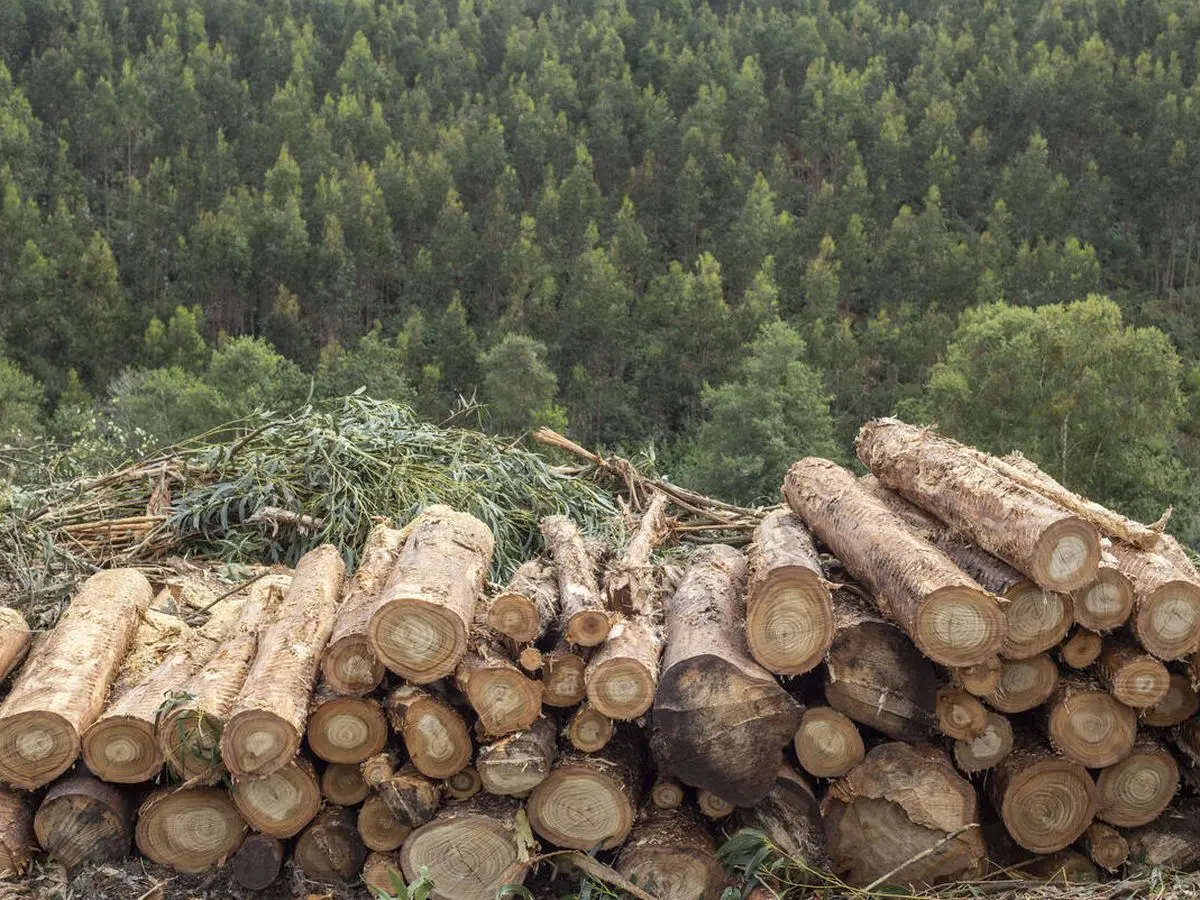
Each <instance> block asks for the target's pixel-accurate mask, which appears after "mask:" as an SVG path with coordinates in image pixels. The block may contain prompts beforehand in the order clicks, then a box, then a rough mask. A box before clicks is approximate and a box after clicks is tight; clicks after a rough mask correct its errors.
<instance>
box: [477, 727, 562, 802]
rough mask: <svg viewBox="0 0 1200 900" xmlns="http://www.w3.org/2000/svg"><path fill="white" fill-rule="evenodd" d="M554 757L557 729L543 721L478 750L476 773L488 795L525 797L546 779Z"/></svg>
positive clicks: (555, 757) (556, 756) (556, 750)
mask: <svg viewBox="0 0 1200 900" xmlns="http://www.w3.org/2000/svg"><path fill="white" fill-rule="evenodd" d="M557 758H558V734H557V728H556V727H555V725H554V721H553V720H552V719H544V718H543V719H538V720H537V721H536V722H534V723H533V724H532V725H531V726H529V728H527V729H525V730H524V731H518V732H516V733H515V734H510V735H508V736H506V737H502V738H500V740H498V741H495V742H494V743H491V744H488V745H486V746H483V747H480V748H479V754H478V756H477V757H476V759H475V770H476V771H477V772H478V773H479V778H480V781H481V782H482V783H483V789H484V790H486V791H488V792H489V793H492V794H499V795H502V796H506V797H524V796H525V795H526V794H528V793H529V792H530V791H532V790H533V789H534V788H535V787H537V786H538V785H539V784H541V783H542V782H543V781H545V780H546V776H548V775H549V774H550V769H551V768H552V767H553V765H554V760H555V759H557Z"/></svg>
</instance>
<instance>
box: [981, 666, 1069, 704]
mask: <svg viewBox="0 0 1200 900" xmlns="http://www.w3.org/2000/svg"><path fill="white" fill-rule="evenodd" d="M1057 685H1058V666H1056V665H1055V664H1054V660H1052V659H1051V658H1050V657H1049V656H1047V655H1046V654H1045V653H1039V654H1038V655H1037V656H1034V657H1030V658H1029V659H1011V660H1006V661H1005V662H1004V663H1003V664H1002V665H1001V667H1000V681H999V683H998V684H997V685H996V690H994V691H993V692H992V693H991V694H989V695H988V696H987V697H986V699H987V702H988V705H990V706H991V707H992V708H993V709H997V710H999V711H1000V712H1002V713H1019V712H1026V711H1027V710H1031V709H1034V708H1035V707H1038V706H1041V705H1042V704H1043V703H1045V702H1046V701H1047V700H1048V699H1049V698H1050V695H1051V694H1053V693H1054V689H1055V687H1057Z"/></svg>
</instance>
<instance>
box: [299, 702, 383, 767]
mask: <svg viewBox="0 0 1200 900" xmlns="http://www.w3.org/2000/svg"><path fill="white" fill-rule="evenodd" d="M387 736H388V724H387V719H386V718H385V717H384V714H383V709H382V708H381V707H380V705H379V703H378V701H375V700H371V699H369V698H365V697H332V698H329V699H327V700H325V701H324V702H323V703H321V704H320V705H318V706H317V708H316V709H315V710H313V713H312V715H311V716H310V717H309V720H308V746H309V747H310V748H311V749H312V752H313V753H314V754H316V755H317V756H318V757H319V758H320V759H323V760H325V761H326V762H330V763H360V762H362V761H363V760H364V759H367V758H368V757H370V756H373V755H374V754H376V753H378V752H379V751H380V750H382V749H383V747H384V744H386V743H387Z"/></svg>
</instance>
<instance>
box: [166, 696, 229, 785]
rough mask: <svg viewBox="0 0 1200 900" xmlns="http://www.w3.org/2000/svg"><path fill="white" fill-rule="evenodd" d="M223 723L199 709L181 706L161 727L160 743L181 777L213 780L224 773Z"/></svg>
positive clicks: (200, 780)
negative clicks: (222, 762) (222, 751)
mask: <svg viewBox="0 0 1200 900" xmlns="http://www.w3.org/2000/svg"><path fill="white" fill-rule="evenodd" d="M221 731H222V728H221V722H220V721H219V720H218V719H215V718H213V717H212V716H207V715H205V714H204V713H203V712H201V711H200V710H198V709H195V708H179V709H178V710H176V711H175V712H172V713H169V714H168V715H167V716H166V717H164V718H163V719H162V721H161V722H160V723H159V726H158V746H159V748H160V749H161V750H162V754H163V758H164V759H165V760H166V763H167V766H168V768H170V770H171V771H172V772H173V773H174V774H175V775H176V776H177V777H178V778H180V779H181V780H183V781H192V780H196V781H197V782H206V783H212V782H213V781H215V780H216V779H217V778H218V777H219V776H220V775H221V773H222V771H223V766H222V764H221V752H220V743H221Z"/></svg>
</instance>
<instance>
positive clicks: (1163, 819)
mask: <svg viewBox="0 0 1200 900" xmlns="http://www.w3.org/2000/svg"><path fill="white" fill-rule="evenodd" d="M1125 840H1126V842H1127V843H1128V844H1129V855H1130V856H1131V857H1132V858H1133V859H1136V860H1138V861H1139V862H1140V863H1141V864H1142V865H1144V866H1146V867H1147V868H1152V869H1163V870H1165V871H1168V872H1192V871H1195V869H1196V867H1197V866H1200V800H1198V799H1196V798H1194V797H1187V798H1181V799H1180V800H1177V801H1176V802H1175V804H1174V805H1172V806H1171V808H1170V809H1168V810H1167V811H1166V812H1165V813H1163V814H1162V815H1161V816H1159V817H1158V818H1157V819H1155V820H1154V821H1153V822H1150V823H1148V824H1146V825H1143V826H1142V827H1140V828H1135V829H1133V830H1132V831H1128V832H1126V834H1125Z"/></svg>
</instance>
